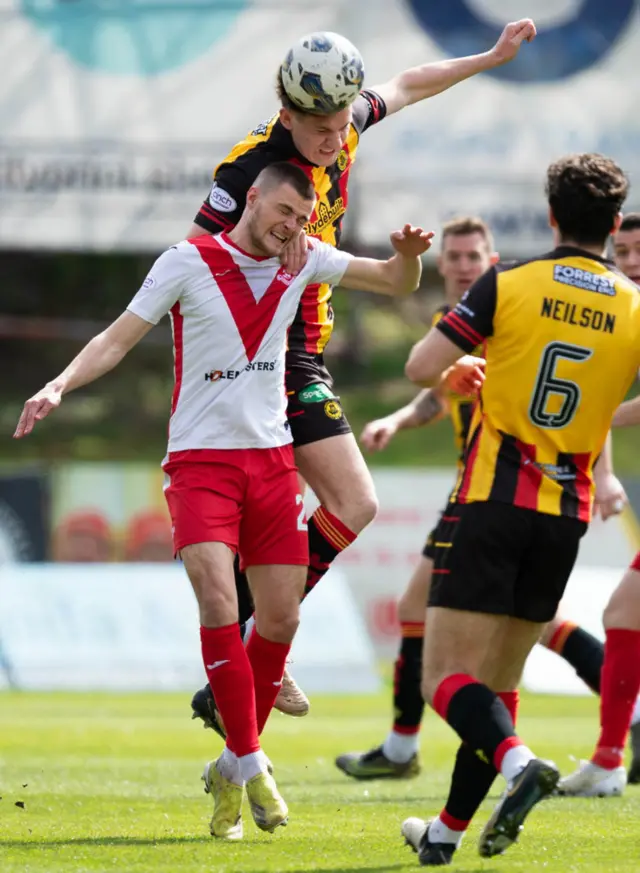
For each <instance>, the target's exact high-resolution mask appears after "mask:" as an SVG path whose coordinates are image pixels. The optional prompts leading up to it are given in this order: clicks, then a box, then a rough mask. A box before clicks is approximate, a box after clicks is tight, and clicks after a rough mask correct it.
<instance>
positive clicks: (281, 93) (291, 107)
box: [276, 67, 313, 115]
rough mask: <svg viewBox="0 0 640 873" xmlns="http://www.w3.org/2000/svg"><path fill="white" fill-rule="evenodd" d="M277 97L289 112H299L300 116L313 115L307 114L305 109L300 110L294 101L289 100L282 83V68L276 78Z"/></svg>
mask: <svg viewBox="0 0 640 873" xmlns="http://www.w3.org/2000/svg"><path fill="white" fill-rule="evenodd" d="M276 95H277V97H278V100H279V101H280V105H281V106H282V108H283V109H287V110H288V111H289V112H299V113H300V115H312V114H313V113H311V112H305V111H304V109H300V107H299V106H296V104H295V103H294V102H293V100H291V99H290V98H289V95H288V94H287V92H286V90H285V87H284V82H283V81H282V67H279V68H278V74H277V76H276Z"/></svg>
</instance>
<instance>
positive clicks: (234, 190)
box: [194, 163, 255, 233]
mask: <svg viewBox="0 0 640 873" xmlns="http://www.w3.org/2000/svg"><path fill="white" fill-rule="evenodd" d="M254 179H255V176H254V178H251V179H250V178H249V176H248V174H247V173H246V172H245V171H244V169H243V167H241V166H240V165H238V164H235V163H233V164H222V165H221V166H220V167H218V169H217V170H216V174H215V176H214V178H213V183H212V185H211V190H210V191H209V196H208V197H207V199H206V200H205V201H204V203H203V204H202V206H201V207H200V210H199V212H198V214H197V215H196V217H195V218H194V223H195V224H197V225H198V226H199V227H202V228H204V230H206V231H208V232H209V233H220V232H221V231H224V230H230V229H231V228H232V227H235V225H236V224H237V223H238V221H239V220H240V216H241V215H242V211H243V209H244V206H245V203H246V200H247V191H248V190H249V188H250V187H251V185H252V184H253V181H254Z"/></svg>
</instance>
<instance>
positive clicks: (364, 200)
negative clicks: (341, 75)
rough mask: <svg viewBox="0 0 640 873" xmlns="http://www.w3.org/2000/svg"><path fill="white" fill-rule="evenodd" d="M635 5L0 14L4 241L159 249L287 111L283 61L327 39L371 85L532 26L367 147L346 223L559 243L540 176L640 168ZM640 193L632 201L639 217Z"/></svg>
mask: <svg viewBox="0 0 640 873" xmlns="http://www.w3.org/2000/svg"><path fill="white" fill-rule="evenodd" d="M637 6H638V4H637V0H617V2H616V3H603V2H602V0H536V2H535V3H534V4H532V3H531V2H530V0H527V2H525V0H406V2H403V3H390V2H388V0H324V2H323V3H321V4H318V3H316V2H313V0H224V2H223V0H219V2H210V0H181V2H176V0H115V2H109V3H105V2H103V0H83V2H81V3H77V2H76V3H69V2H63V0H0V21H1V22H2V25H1V26H0V57H2V59H3V73H2V77H1V79H0V246H2V247H37V248H66V249H95V250H110V249H120V250H148V251H159V250H161V249H163V248H165V247H166V246H167V245H170V244H172V243H174V242H175V241H176V240H178V239H180V238H182V237H183V236H184V234H185V232H186V230H187V228H188V227H189V226H190V223H191V220H192V218H193V216H194V215H195V213H196V211H197V209H198V207H199V205H200V202H201V201H202V199H203V198H204V196H205V195H206V192H207V190H208V186H209V178H210V172H211V169H212V167H213V166H214V165H215V164H216V163H217V162H218V161H219V160H220V159H221V158H222V157H223V156H224V154H225V153H226V151H227V150H228V148H229V147H230V146H231V145H232V144H233V143H234V142H236V141H237V140H238V139H240V138H241V137H243V136H244V135H245V133H246V132H247V131H248V130H251V129H253V128H254V127H256V126H257V125H258V124H259V123H260V122H261V121H262V120H263V119H264V118H265V117H267V116H268V115H269V114H270V113H271V112H272V111H274V110H275V108H276V103H275V95H274V89H273V83H274V76H275V71H276V69H277V67H278V64H279V63H280V61H281V59H282V57H283V55H284V54H285V52H286V49H287V47H288V46H289V45H290V44H291V43H292V42H293V41H295V39H297V38H298V37H299V36H301V35H302V34H304V33H307V32H309V31H312V30H335V31H339V32H342V33H344V34H345V35H346V36H348V37H349V38H351V39H352V40H353V41H354V42H355V43H356V44H357V45H358V47H359V48H360V50H361V52H362V54H363V57H364V60H365V67H366V81H365V84H366V85H369V86H375V85H376V84H379V83H380V82H384V81H386V80H388V79H389V78H390V77H392V76H393V75H395V74H396V73H398V72H399V71H400V70H402V69H405V68H407V67H410V66H412V65H418V64H422V63H425V62H428V61H437V60H442V59H444V58H447V57H450V56H454V55H464V54H472V53H476V52H481V51H484V50H486V49H488V48H489V47H490V46H491V45H492V44H493V43H494V41H495V39H496V38H497V36H498V34H499V32H500V29H501V27H502V25H503V24H504V23H505V22H506V21H508V20H512V19H514V18H517V17H519V16H522V15H530V14H533V15H534V16H536V21H537V24H538V26H539V35H538V37H537V39H536V40H535V42H534V43H532V44H531V45H526V46H524V48H523V50H522V51H521V53H520V56H519V57H518V59H517V60H516V61H515V62H514V63H512V64H508V65H506V66H504V67H502V68H500V69H499V70H498V71H496V72H495V73H494V74H486V75H483V76H480V77H476V78H474V79H473V80H472V81H469V82H466V83H464V84H461V85H458V86H456V87H455V88H454V89H453V90H451V91H449V92H448V93H446V94H443V95H440V96H437V97H435V98H433V99H430V100H428V101H426V102H424V103H421V104H420V105H417V106H413V107H410V108H409V109H407V110H405V111H403V112H401V113H399V114H398V115H396V116H394V117H393V118H390V119H388V120H385V121H384V122H383V123H382V124H380V125H379V126H377V127H376V128H374V129H373V130H372V131H370V132H368V133H367V134H366V135H365V138H364V140H365V141H364V142H363V145H362V148H361V149H360V151H359V156H358V163H357V165H356V168H355V171H354V173H353V175H352V182H351V189H352V207H351V220H352V221H353V219H354V218H355V219H356V221H357V223H358V232H359V234H360V236H361V237H362V238H363V239H364V240H366V241H369V242H386V241H387V239H388V233H389V231H390V230H391V229H393V227H395V226H398V225H399V224H402V223H404V222H406V221H414V222H419V223H422V224H424V225H425V226H428V227H434V228H437V226H438V224H439V223H440V222H441V221H442V219H444V218H447V217H449V216H451V215H452V214H455V213H463V212H464V213H467V212H470V211H471V212H476V213H479V214H481V215H483V216H484V217H485V218H487V219H488V220H489V221H490V223H491V224H492V226H493V227H494V229H495V231H496V237H497V242H498V246H499V248H500V250H501V251H502V253H503V255H505V256H507V255H516V256H517V255H527V254H529V253H532V252H535V251H538V250H539V249H540V248H541V247H542V248H545V247H547V246H548V244H549V232H548V229H547V226H546V214H545V205H544V197H543V179H544V171H545V168H546V166H547V164H548V163H549V161H551V160H552V159H554V158H556V157H558V156H559V155H561V154H563V153H566V152H570V151H591V150H597V151H603V152H606V153H608V154H611V155H612V156H613V157H615V158H616V159H618V160H619V161H620V162H621V164H622V165H623V166H624V167H625V169H627V170H628V172H629V173H630V175H631V177H632V178H637V177H638V175H639V173H638V169H639V164H640V157H639V155H640V149H639V145H640V116H639V114H638V111H637V110H638V105H640V85H639V83H638V78H637V75H636V72H637V63H636V59H637V56H638V53H639V51H640V28H639V27H638V8H637ZM639 196H640V195H638V194H637V193H636V194H634V195H632V199H631V201H630V206H634V205H635V207H636V208H638V207H640V200H639V199H638V197H639Z"/></svg>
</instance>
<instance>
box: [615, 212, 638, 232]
mask: <svg viewBox="0 0 640 873" xmlns="http://www.w3.org/2000/svg"><path fill="white" fill-rule="evenodd" d="M638 229H640V212H627V214H626V215H625V217H624V218H623V219H622V223H621V225H620V227H619V228H618V232H620V231H621V230H638Z"/></svg>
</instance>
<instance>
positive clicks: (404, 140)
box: [356, 0, 640, 257]
mask: <svg viewBox="0 0 640 873" xmlns="http://www.w3.org/2000/svg"><path fill="white" fill-rule="evenodd" d="M524 16H532V17H533V18H534V20H535V21H536V23H537V26H538V36H537V38H536V39H535V40H534V42H533V43H531V44H530V45H525V46H523V47H522V49H521V51H520V54H519V56H518V58H517V59H516V60H515V61H514V62H512V63H510V64H506V65H505V66H504V67H501V68H499V69H498V70H497V71H496V72H495V74H492V75H488V74H485V75H482V76H476V77H474V78H473V79H471V80H470V81H467V82H465V83H463V84H461V85H457V86H456V87H454V88H453V89H451V90H450V91H448V92H447V93H446V94H442V95H439V96H437V97H435V98H433V99H429V100H427V101H425V102H423V103H420V104H418V105H415V106H412V107H410V108H408V109H406V110H403V111H402V112H400V113H399V114H398V115H396V116H394V117H393V118H392V119H390V121H389V122H385V123H384V124H380V125H379V126H378V127H377V128H375V129H374V130H372V131H371V133H370V134H367V135H366V137H367V142H366V146H365V145H364V143H363V146H362V148H361V150H360V152H359V157H360V165H359V167H358V169H357V171H356V176H357V179H358V182H359V185H360V188H359V192H360V199H359V207H360V210H359V213H358V218H359V222H360V224H359V230H360V233H361V234H362V236H363V238H364V239H367V240H368V239H374V238H375V239H377V240H379V241H384V240H386V238H387V233H388V231H389V229H391V228H392V227H396V226H400V225H401V224H402V223H403V222H407V221H410V222H413V223H418V224H422V225H423V226H425V227H429V228H433V229H436V230H437V227H438V225H439V224H440V223H441V221H442V220H443V219H446V218H449V217H451V216H453V215H460V214H469V213H475V214H479V215H481V216H482V217H483V218H485V220H487V221H488V222H489V223H490V225H491V226H492V228H493V229H494V232H495V236H496V241H497V246H498V249H499V250H500V252H501V253H502V254H503V255H504V256H509V257H521V256H528V255H531V254H536V253H540V252H541V251H545V250H547V249H549V248H551V247H552V246H551V244H550V241H551V237H550V231H549V228H548V223H547V208H546V201H545V197H544V182H545V173H546V168H547V166H548V164H549V163H550V162H551V161H553V160H556V159H557V158H559V157H560V156H562V155H564V154H567V153H570V152H591V151H595V152H604V153H605V154H608V155H610V156H611V157H613V158H615V159H616V160H617V161H619V163H620V164H621V166H622V167H623V168H624V169H625V170H626V171H627V172H628V173H629V174H630V176H631V179H632V182H633V181H635V186H636V188H635V191H634V190H633V189H632V193H631V198H630V201H629V204H628V206H629V208H635V209H638V208H640V148H639V146H640V114H639V113H638V107H639V106H640V83H639V81H638V77H637V75H636V69H637V58H638V54H639V52H640V26H639V24H640V21H639V19H640V10H639V8H638V4H637V2H636V0H618V2H615V3H604V2H602V0H536V2H535V3H531V2H529V0H407V2H406V3H387V2H384V0H378V2H375V3H371V8H370V9H368V11H367V15H366V16H363V18H362V21H361V28H362V32H361V33H359V34H358V38H359V41H360V44H361V45H362V50H363V52H364V54H365V60H366V61H367V64H368V66H367V83H368V84H374V83H375V82H377V81H385V80H386V79H388V78H389V77H390V76H392V75H393V74H394V73H396V72H397V71H398V69H401V68H403V67H410V66H413V65H417V64H421V63H424V61H425V60H435V59H437V58H440V57H443V56H444V55H465V54H472V53H475V52H481V51H484V50H485V49H487V48H489V46H490V45H491V44H492V43H493V41H494V40H495V39H496V38H497V36H498V34H499V32H500V28H501V27H502V25H503V24H504V23H506V22H507V21H510V20H514V19H517V18H519V17H524ZM389 35H392V36H389Z"/></svg>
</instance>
